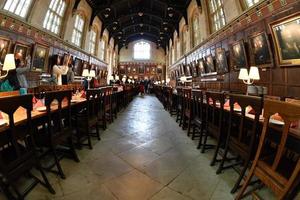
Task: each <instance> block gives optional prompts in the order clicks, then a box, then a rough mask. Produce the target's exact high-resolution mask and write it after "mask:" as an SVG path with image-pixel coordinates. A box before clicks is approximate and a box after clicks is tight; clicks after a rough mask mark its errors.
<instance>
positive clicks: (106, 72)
mask: <svg viewBox="0 0 300 200" xmlns="http://www.w3.org/2000/svg"><path fill="white" fill-rule="evenodd" d="M107 75H108V71H107V70H105V71H104V77H103V78H107Z"/></svg>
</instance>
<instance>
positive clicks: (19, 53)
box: [14, 43, 30, 61]
mask: <svg viewBox="0 0 300 200" xmlns="http://www.w3.org/2000/svg"><path fill="white" fill-rule="evenodd" d="M29 53H30V47H29V46H28V45H25V44H21V43H16V45H15V49H14V54H15V58H16V59H20V60H22V61H25V59H26V57H27V55H28V54H29Z"/></svg>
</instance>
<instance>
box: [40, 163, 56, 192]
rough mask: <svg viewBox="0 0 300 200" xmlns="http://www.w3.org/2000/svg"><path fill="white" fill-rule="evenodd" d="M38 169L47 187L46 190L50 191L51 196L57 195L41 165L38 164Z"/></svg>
mask: <svg viewBox="0 0 300 200" xmlns="http://www.w3.org/2000/svg"><path fill="white" fill-rule="evenodd" d="M37 169H38V170H39V171H40V173H41V175H42V177H43V180H44V184H45V186H46V188H47V189H48V191H49V192H50V193H51V194H55V193H56V192H55V190H54V189H53V187H52V185H51V184H50V182H49V181H48V178H47V176H46V174H45V172H44V171H43V169H42V167H41V165H40V163H38V164H37Z"/></svg>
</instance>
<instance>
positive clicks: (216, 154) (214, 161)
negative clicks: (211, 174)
mask: <svg viewBox="0 0 300 200" xmlns="http://www.w3.org/2000/svg"><path fill="white" fill-rule="evenodd" d="M220 147H221V139H220V138H219V139H218V144H217V146H216V150H215V153H214V156H213V159H212V161H211V163H210V166H214V165H215V163H216V161H217V156H218V153H219V149H220Z"/></svg>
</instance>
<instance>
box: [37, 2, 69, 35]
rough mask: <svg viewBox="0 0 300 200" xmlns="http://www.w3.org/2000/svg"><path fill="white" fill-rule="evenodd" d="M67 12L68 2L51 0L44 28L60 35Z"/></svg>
mask: <svg viewBox="0 0 300 200" xmlns="http://www.w3.org/2000/svg"><path fill="white" fill-rule="evenodd" d="M65 10H66V2H65V1H64V0H51V2H50V5H49V8H48V11H47V13H46V16H45V19H44V23H43V27H44V28H45V29H47V30H49V31H51V32H53V33H55V34H58V33H59V31H60V28H61V23H62V21H63V17H64V14H65Z"/></svg>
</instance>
